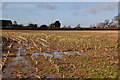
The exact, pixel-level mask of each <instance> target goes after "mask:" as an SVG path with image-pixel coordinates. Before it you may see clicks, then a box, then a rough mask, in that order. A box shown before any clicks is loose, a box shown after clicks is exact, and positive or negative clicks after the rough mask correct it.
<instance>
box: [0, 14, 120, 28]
mask: <svg viewBox="0 0 120 80" xmlns="http://www.w3.org/2000/svg"><path fill="white" fill-rule="evenodd" d="M2 21H3V22H2V29H13V30H54V29H55V30H56V29H57V30H60V29H61V30H85V29H86V30H89V29H90V30H91V29H120V28H119V25H120V14H119V15H117V16H115V17H114V18H113V19H112V20H105V21H103V22H100V23H97V24H92V25H90V26H89V27H87V28H84V27H81V25H80V24H77V26H75V27H71V26H63V27H61V22H60V21H55V22H54V23H51V24H49V25H46V24H43V25H40V26H38V25H37V24H33V23H30V24H28V25H27V26H24V25H22V24H17V21H13V23H12V22H11V21H5V20H2ZM0 22H1V21H0Z"/></svg>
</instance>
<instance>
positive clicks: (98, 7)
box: [87, 4, 115, 13]
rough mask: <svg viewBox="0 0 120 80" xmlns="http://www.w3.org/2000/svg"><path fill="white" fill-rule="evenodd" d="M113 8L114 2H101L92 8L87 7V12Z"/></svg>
mask: <svg viewBox="0 0 120 80" xmlns="http://www.w3.org/2000/svg"><path fill="white" fill-rule="evenodd" d="M114 8H115V4H103V5H99V6H95V7H94V8H88V9H87V12H88V13H98V12H101V11H113V10H114Z"/></svg>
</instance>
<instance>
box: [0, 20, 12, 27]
mask: <svg viewBox="0 0 120 80" xmlns="http://www.w3.org/2000/svg"><path fill="white" fill-rule="evenodd" d="M0 28H12V21H11V20H0Z"/></svg>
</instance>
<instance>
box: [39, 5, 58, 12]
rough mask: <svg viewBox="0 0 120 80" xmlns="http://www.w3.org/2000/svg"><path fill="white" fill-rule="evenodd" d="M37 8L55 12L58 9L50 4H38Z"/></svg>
mask: <svg viewBox="0 0 120 80" xmlns="http://www.w3.org/2000/svg"><path fill="white" fill-rule="evenodd" d="M38 7H41V8H45V9H49V10H55V9H57V8H58V6H56V5H51V4H47V3H41V4H38Z"/></svg>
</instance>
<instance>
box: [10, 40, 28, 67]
mask: <svg viewBox="0 0 120 80" xmlns="http://www.w3.org/2000/svg"><path fill="white" fill-rule="evenodd" d="M17 42H18V43H19V44H20V42H19V41H17ZM23 52H26V49H23V48H22V44H20V47H19V48H18V53H17V55H16V57H15V58H14V59H13V61H14V62H13V63H12V64H11V65H16V64H18V63H19V61H20V62H21V63H24V64H26V65H28V66H30V65H29V64H28V61H25V60H24V58H23V57H22V56H21V55H22V54H21V53H23Z"/></svg>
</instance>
